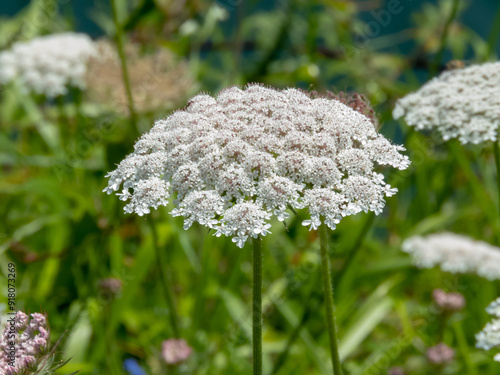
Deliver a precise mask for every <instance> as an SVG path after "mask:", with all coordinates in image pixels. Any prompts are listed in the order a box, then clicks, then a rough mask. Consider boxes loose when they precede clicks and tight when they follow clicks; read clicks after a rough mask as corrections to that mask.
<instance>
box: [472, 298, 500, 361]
mask: <svg viewBox="0 0 500 375" xmlns="http://www.w3.org/2000/svg"><path fill="white" fill-rule="evenodd" d="M486 312H487V313H488V314H490V315H493V316H494V317H495V318H494V319H493V320H492V321H491V322H489V323H486V326H485V327H484V328H483V330H482V331H481V332H479V333H478V334H476V348H480V349H483V350H490V349H493V348H500V298H497V299H496V300H495V301H493V302H492V303H490V304H489V306H488V307H487V308H486ZM493 359H494V360H495V361H497V362H500V353H498V354H496V355H495V356H494V357H493Z"/></svg>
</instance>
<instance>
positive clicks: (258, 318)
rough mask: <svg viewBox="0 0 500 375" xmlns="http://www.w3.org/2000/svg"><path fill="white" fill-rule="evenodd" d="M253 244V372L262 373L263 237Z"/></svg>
mask: <svg viewBox="0 0 500 375" xmlns="http://www.w3.org/2000/svg"><path fill="white" fill-rule="evenodd" d="M252 244H253V307H252V318H253V319H252V338H253V340H252V344H253V374H254V375H262V239H261V238H260V237H258V238H253V239H252Z"/></svg>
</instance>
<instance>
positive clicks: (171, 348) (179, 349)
mask: <svg viewBox="0 0 500 375" xmlns="http://www.w3.org/2000/svg"><path fill="white" fill-rule="evenodd" d="M192 351H193V348H191V347H190V346H189V345H188V344H187V342H186V340H184V339H168V340H165V341H163V343H162V349H161V355H162V357H163V360H164V361H165V362H166V363H167V364H169V365H176V364H179V363H181V362H184V361H185V360H187V359H188V358H189V356H190V355H191V352H192Z"/></svg>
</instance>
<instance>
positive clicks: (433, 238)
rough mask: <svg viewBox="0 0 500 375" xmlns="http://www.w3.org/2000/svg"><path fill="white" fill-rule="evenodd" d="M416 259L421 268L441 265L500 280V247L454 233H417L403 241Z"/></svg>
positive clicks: (449, 269) (405, 248)
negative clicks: (426, 234) (420, 234)
mask: <svg viewBox="0 0 500 375" xmlns="http://www.w3.org/2000/svg"><path fill="white" fill-rule="evenodd" d="M402 248H403V251H405V252H407V253H409V254H410V255H411V256H412V258H413V263H414V264H415V265H416V266H418V267H421V268H432V267H434V266H439V267H440V268H441V270H443V271H446V272H451V273H475V274H477V275H478V276H481V277H484V278H486V279H488V280H500V248H498V247H495V246H492V245H490V244H488V243H486V242H481V241H477V240H473V239H471V238H469V237H466V236H462V235H459V234H454V233H447V232H445V233H437V234H431V235H428V236H426V237H422V236H415V237H411V238H409V239H407V240H406V241H405V242H404V243H403V246H402Z"/></svg>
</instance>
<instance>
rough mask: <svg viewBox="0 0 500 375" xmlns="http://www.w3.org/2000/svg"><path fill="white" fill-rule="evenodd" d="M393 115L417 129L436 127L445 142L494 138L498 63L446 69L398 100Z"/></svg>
mask: <svg viewBox="0 0 500 375" xmlns="http://www.w3.org/2000/svg"><path fill="white" fill-rule="evenodd" d="M393 116H394V118H396V119H398V118H400V117H404V118H405V120H406V122H407V123H408V125H411V126H415V128H416V129H417V130H423V129H432V128H436V129H438V130H439V131H440V132H441V134H442V136H443V139H444V140H445V141H447V140H449V139H451V138H457V137H458V139H459V140H460V142H461V143H462V144H466V143H474V144H477V143H481V142H485V141H494V140H496V137H497V128H498V126H499V124H500V62H494V63H486V64H482V65H474V66H470V67H468V68H464V69H456V70H451V71H446V72H444V73H442V74H441V75H440V76H439V77H436V78H434V79H432V80H431V81H429V82H428V83H426V84H425V85H423V86H422V87H421V88H420V89H419V90H418V91H416V92H414V93H411V94H409V95H407V96H405V97H404V98H402V99H400V100H398V102H397V103H396V107H395V108H394V112H393Z"/></svg>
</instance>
